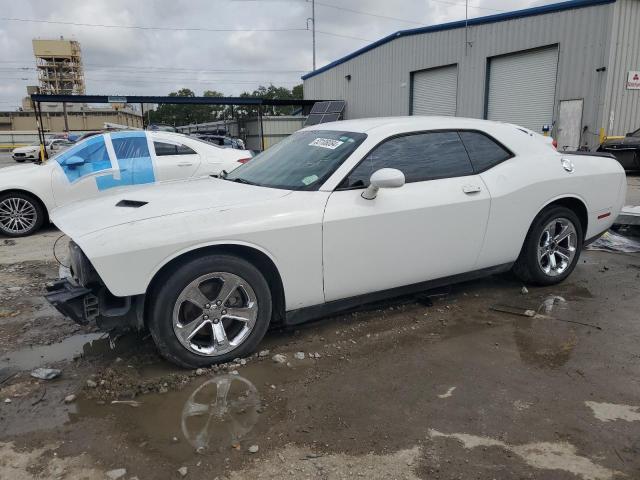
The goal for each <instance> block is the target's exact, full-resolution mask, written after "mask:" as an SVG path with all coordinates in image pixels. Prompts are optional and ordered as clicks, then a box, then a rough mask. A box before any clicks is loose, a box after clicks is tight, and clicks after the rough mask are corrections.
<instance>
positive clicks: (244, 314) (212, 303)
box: [172, 272, 258, 357]
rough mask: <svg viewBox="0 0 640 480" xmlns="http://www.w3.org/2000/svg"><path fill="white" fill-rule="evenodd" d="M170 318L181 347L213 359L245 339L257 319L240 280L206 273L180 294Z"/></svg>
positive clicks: (254, 301) (249, 294)
mask: <svg viewBox="0 0 640 480" xmlns="http://www.w3.org/2000/svg"><path fill="white" fill-rule="evenodd" d="M172 318H173V331H174V332H175V334H176V337H177V338H178V341H179V342H180V343H181V344H182V346H184V347H185V348H186V349H187V350H189V351H190V352H192V353H195V354H197V355H204V356H208V357H217V356H220V355H224V354H225V353H228V352H230V351H231V350H233V349H234V348H236V347H238V346H240V345H241V344H242V343H243V342H244V341H245V340H246V339H247V337H248V336H249V334H250V333H251V331H252V330H253V327H254V326H255V324H256V319H257V318H258V300H257V297H256V294H255V292H254V291H253V289H252V288H251V286H250V285H249V284H248V283H247V282H246V281H245V280H244V279H243V278H242V277H239V276H238V275H235V274H233V273H228V272H214V273H209V274H206V275H202V276H201V277H198V278H196V279H195V280H194V281H192V282H191V283H190V284H189V285H187V286H186V287H185V288H184V289H183V290H182V292H181V293H180V295H179V296H178V300H177V301H176V303H175V306H174V308H173V315H172Z"/></svg>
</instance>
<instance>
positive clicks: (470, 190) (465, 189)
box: [462, 185, 482, 195]
mask: <svg viewBox="0 0 640 480" xmlns="http://www.w3.org/2000/svg"><path fill="white" fill-rule="evenodd" d="M480 190H482V189H481V188H480V187H479V186H478V185H465V186H464V187H462V191H463V192H464V193H466V194H467V195H469V194H471V193H478V192H479V191H480Z"/></svg>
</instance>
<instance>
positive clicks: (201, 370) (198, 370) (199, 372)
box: [196, 368, 205, 376]
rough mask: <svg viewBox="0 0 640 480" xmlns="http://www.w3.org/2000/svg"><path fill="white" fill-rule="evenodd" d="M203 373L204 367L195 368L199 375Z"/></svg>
mask: <svg viewBox="0 0 640 480" xmlns="http://www.w3.org/2000/svg"><path fill="white" fill-rule="evenodd" d="M204 374H205V369H204V368H198V369H196V375H198V376H200V375H204Z"/></svg>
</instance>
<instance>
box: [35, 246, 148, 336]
mask: <svg viewBox="0 0 640 480" xmlns="http://www.w3.org/2000/svg"><path fill="white" fill-rule="evenodd" d="M69 254H70V266H69V267H66V266H61V267H60V270H59V275H60V279H59V280H58V281H56V282H55V283H53V284H50V285H48V286H47V293H46V294H45V298H46V299H47V301H48V302H49V303H50V304H51V305H53V306H54V307H55V308H56V309H57V310H58V311H59V312H60V313H62V315H64V316H65V317H69V318H70V319H72V320H73V321H74V322H76V323H78V324H80V325H87V324H89V323H92V322H95V323H96V324H97V326H98V327H99V328H101V329H102V330H106V331H123V330H129V329H131V328H133V329H137V330H140V329H142V328H143V327H144V295H137V296H133V297H116V296H114V295H113V294H111V292H110V291H109V289H108V288H107V287H106V286H105V285H104V283H103V282H102V280H101V279H100V276H99V275H98V273H97V272H96V271H95V269H94V268H93V265H91V262H90V261H89V259H88V258H87V257H86V255H85V254H84V253H83V252H82V250H81V249H80V248H79V247H78V245H76V244H75V243H74V242H73V241H71V242H69Z"/></svg>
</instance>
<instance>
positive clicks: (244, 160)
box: [238, 157, 251, 163]
mask: <svg viewBox="0 0 640 480" xmlns="http://www.w3.org/2000/svg"><path fill="white" fill-rule="evenodd" d="M249 160H251V157H248V158H241V159H240V160H238V163H247V162H248V161H249Z"/></svg>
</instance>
